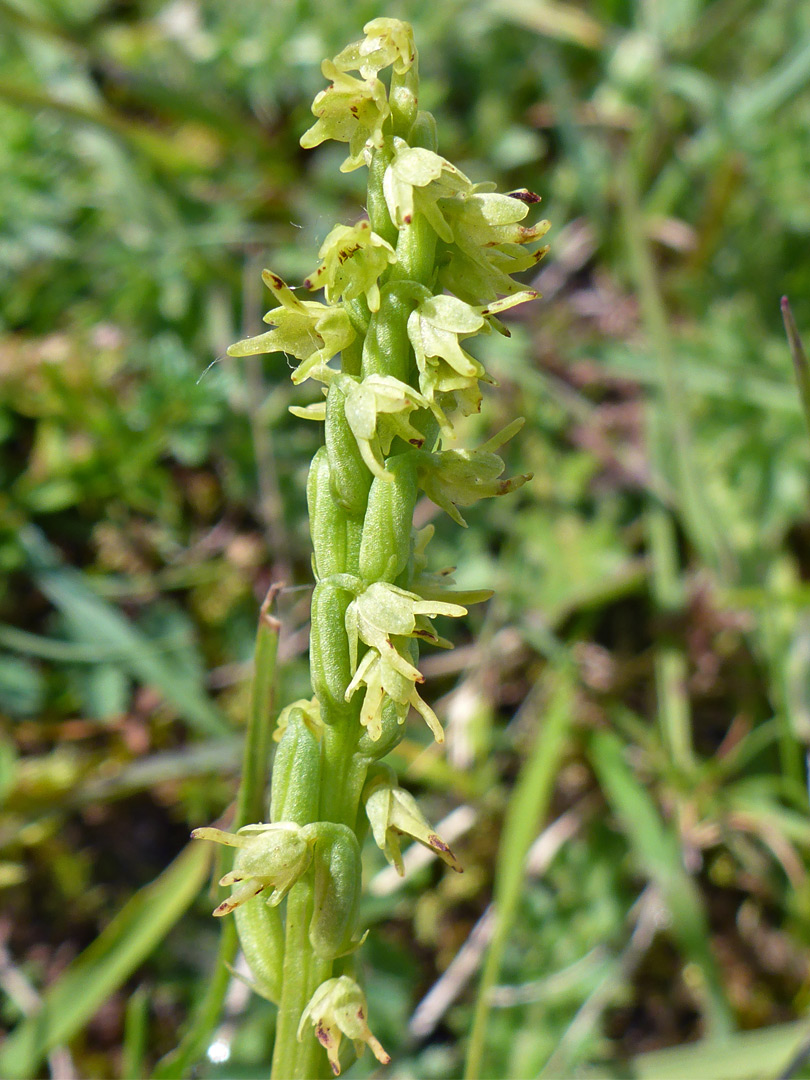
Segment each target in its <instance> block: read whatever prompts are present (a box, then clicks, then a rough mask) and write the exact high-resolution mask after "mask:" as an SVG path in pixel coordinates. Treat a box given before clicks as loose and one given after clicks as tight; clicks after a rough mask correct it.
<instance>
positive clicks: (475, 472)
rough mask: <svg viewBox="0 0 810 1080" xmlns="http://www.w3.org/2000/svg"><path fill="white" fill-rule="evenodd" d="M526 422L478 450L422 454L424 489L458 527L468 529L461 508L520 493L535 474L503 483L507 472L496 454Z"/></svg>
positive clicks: (514, 425) (420, 468) (420, 475)
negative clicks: (504, 471)
mask: <svg viewBox="0 0 810 1080" xmlns="http://www.w3.org/2000/svg"><path fill="white" fill-rule="evenodd" d="M523 423H524V421H523V419H522V418H519V419H517V420H513V421H512V423H511V424H509V425H508V426H507V427H505V428H503V430H502V431H499V432H498V434H497V435H494V436H493V437H492V438H491V439H490V440H489V441H488V442H486V443H484V444H483V446H480V447H479V448H478V449H477V450H441V451H439V452H438V453H435V454H428V453H424V452H423V453H422V454H421V455H420V458H419V464H418V466H417V476H418V478H419V483H420V486H421V487H422V490H423V491H424V492H425V494H426V495H427V497H428V498H429V499H430V500H431V501H432V502H434V503H435V504H436V505H437V506H440V507H441V508H442V510H445V511H446V512H447V513H448V514H449V515H450V517H451V518H452V519H453V521H455V522H456V523H457V524H459V525H461V526H463V527H464V528H466V526H467V522H466V521H465V520H464V518H463V517H462V516H461V514H460V513H459V510H458V508H459V506H472V505H473V503H476V502H478V500H479V499H491V498H493V497H495V496H496V495H506V494H508V493H509V492H510V491H516V490H517V489H518V488H519V487H522V486H523V485H524V484H525V483H526V482H527V481H528V480H531V478H532V474H531V473H523V474H521V475H519V476H512V477H509V479H507V480H501V479H500V476H501V474H502V473H503V470H504V468H505V466H504V463H503V459H502V458H500V457H499V456H498V455H497V454H496V453H495V450H497V449H498V447H499V446H503V444H504V443H505V442H508V440H509V439H511V438H512V436H513V435H515V434H516V433H517V432H518V431H519V430H520V429H521V428H522V427H523Z"/></svg>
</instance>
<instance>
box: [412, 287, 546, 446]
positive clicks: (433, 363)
mask: <svg viewBox="0 0 810 1080" xmlns="http://www.w3.org/2000/svg"><path fill="white" fill-rule="evenodd" d="M536 296H537V293H536V292H535V291H534V290H533V289H523V290H522V291H521V292H518V293H515V294H513V295H512V296H506V297H503V298H502V299H500V300H494V301H492V303H490V304H488V305H487V306H486V307H481V306H478V307H476V306H473V305H472V304H467V303H465V302H464V301H463V300H459V299H457V298H456V297H455V296H444V295H442V296H427V297H425V298H423V299H422V300H420V301H419V303H418V304H417V305H416V307H415V308H414V310H413V311H412V312H411V314H410V315H409V316H408V323H407V331H408V337H409V339H410V342H411V345H412V346H413V351H414V355H415V356H416V364H417V367H418V369H419V389H420V390H421V392H422V394H423V395H424V397H425V398H426V399H427V400H428V402H429V403H430V407H431V409H432V410H433V412H434V414H435V416H436V419H437V420H438V421H439V423H440V424H441V426H442V429H443V430H444V432H445V435H449V436H452V428H451V426H450V424H449V422H448V420H447V416H446V412H445V409H446V407H447V406H446V404H445V402H444V400H443V395H447V394H453V395H455V398H454V404H455V405H458V406H460V408H461V409H462V411H463V412H464V414H465V415H469V413H471V412H477V411H478V408H479V405H480V401H481V394H480V391H479V389H478V383H479V381H481V382H490V383H491V382H492V381H493V380H492V379H490V378H489V376H488V375H487V374H486V372H485V370H484V368H483V366H482V365H481V364H480V363H479V362H478V360H476V359H475V357H474V356H470V354H469V353H468V352H465V350H464V349H463V348H462V347H461V341H462V340H463V339H464V338H468V337H471V336H472V335H474V334H479V333H482V332H483V333H488V332H489V331H490V328H491V322H492V321H493V318H494V316H495V315H496V314H497V313H498V312H501V311H504V310H506V309H507V308H510V307H514V306H515V305H516V304H522V303H525V302H526V301H527V300H533V299H535V297H536Z"/></svg>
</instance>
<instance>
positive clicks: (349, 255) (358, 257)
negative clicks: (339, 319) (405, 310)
mask: <svg viewBox="0 0 810 1080" xmlns="http://www.w3.org/2000/svg"><path fill="white" fill-rule="evenodd" d="M318 258H319V259H320V260H321V262H320V264H319V266H318V268H317V269H316V270H315V272H314V273H312V274H310V275H309V277H308V278H307V279H306V280H305V281H304V288H305V289H324V290H325V291H326V299H327V300H328V301H329V303H330V304H333V303H335V302H336V301H338V300H339V299H340V298H341V297H342V298H343V299H344V300H354V299H355V298H356V297H358V296H362V295H363V294H365V297H366V300H367V301H368V306H369V310H370V311H377V310H378V309H379V306H380V287H379V285H378V284H377V282H378V279H379V277H380V274H381V273H382V272H383V270H385V268H386V267H387V266H389V265H390V264H391V263H394V262H396V261H397V256H396V252H395V251H394V249H393V248H392V247H391V245H390V244H389V243H388V241H387V240H383V238H382V237H381V236H378V235H377V233H375V232H373V231H372V229H371V226H370V224H369V223H368V222H367V221H360V222H358V224H357V225H351V226H349V225H336V226H335V227H334V229H332V231H331V232H330V233H329V235H328V236H327V238H326V239H325V240H324V242H323V244H321V249H320V251H319V252H318Z"/></svg>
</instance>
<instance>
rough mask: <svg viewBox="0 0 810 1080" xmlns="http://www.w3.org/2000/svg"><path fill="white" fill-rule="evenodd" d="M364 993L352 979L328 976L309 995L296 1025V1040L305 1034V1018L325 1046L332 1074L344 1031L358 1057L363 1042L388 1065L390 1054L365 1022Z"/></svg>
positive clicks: (337, 1067) (337, 1069)
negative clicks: (309, 997)
mask: <svg viewBox="0 0 810 1080" xmlns="http://www.w3.org/2000/svg"><path fill="white" fill-rule="evenodd" d="M367 1014H368V1005H367V1003H366V996H365V994H364V993H363V991H362V990H361V989H360V987H359V986H358V985H357V983H356V982H355V981H354V979H350V978H349V976H348V975H341V976H340V977H339V978H337V979H327V980H326V982H324V983H321V985H320V986H319V987H318V989H317V990H316V991H315V993H314V994H313V995H312V998H311V999H310V1002H309V1004H308V1005H307V1007H306V1009H304V1012H303V1014H302V1016H301V1023H300V1024H299V1025H298V1041H299V1042H301V1040H302V1039H303V1037H304V1029H305V1028H306V1026H307V1022H309V1023H311V1024H312V1025H313V1027H314V1028H315V1037H316V1038H317V1040H318V1042H319V1043H320V1044H321V1046H323V1048H324V1049H325V1050H326V1054H327V1057H328V1058H329V1064H330V1066H331V1068H332V1072H333V1073H334V1074H335V1076H340V1057H339V1054H340V1043H341V1039H342V1038H343V1036H344V1035H345V1036H346V1037H347V1038H349V1039H351V1040H352V1041H353V1042H354V1048H355V1050H356V1051H357V1056H358V1057H359V1056H360V1055H361V1054H362V1053H363V1051H364V1050H365V1048H366V1046H370V1047H371V1052H372V1053H373V1054H374V1056H375V1058H376V1059H377V1061H379V1062H380V1063H381V1064H383V1065H387V1064H388V1063H389V1061H390V1060H391V1058H390V1057H389V1056H388V1054H386V1052H385V1050H384V1049H383V1047H382V1045H381V1044H380V1042H379V1040H378V1039H375V1038H374V1036H373V1035H372V1033H371V1030H370V1028H369V1026H368V1021H367V1020H366V1016H367Z"/></svg>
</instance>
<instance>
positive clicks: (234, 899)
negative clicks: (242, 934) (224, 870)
mask: <svg viewBox="0 0 810 1080" xmlns="http://www.w3.org/2000/svg"><path fill="white" fill-rule="evenodd" d="M191 835H192V837H193V838H194V839H195V840H213V841H214V843H216V844H225V845H226V846H227V847H235V848H238V849H239V850H238V852H237V854H236V858H235V860H234V867H233V870H232V871H230V873H228V874H225V876H224V877H222V878H220V882H219V883H220V885H235V886H236V888H235V889H234V891H233V892H232V893H231V895H230V896H229V897H228V899H227V900H223V901H222V903H221V904H220V905H219V906H218V907H217V908H215V910H214V914H215V915H228V914H229V913H230V912H231V911H233V910H234V908H237V907H239V905H240V904H243V903H244V902H245V901H246V900H250V898H251V897H252V896H256V895H257V894H258V893H260V892H263V891H264V890H265V889H271V893H270V896H269V897H268V899H267V903H268V904H270V906H271V907H275V905H276V904H280V903H281V901H282V900H283V899H284V897H285V896H286V895H287V893H288V892H289V891H290V889H291V888H292V887H293V885H295V883H296V881H298V880H299V878H300V877H301V875H302V874H303V873H304V872H305V871H306V869H307V867H308V866H309V864H310V862H311V861H312V845H311V842H309V841H308V839H307V838H305V836H304V834H303V832H302V830H301V828H300V827H299V826H298V825H293V824H292V823H290V822H279V823H278V824H273V825H245V827H244V828H242V829H240V830H239V832H237V833H229V832H223V831H222V829H209V828H205V829H195V830H194V831H193V832H192V834H191Z"/></svg>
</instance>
